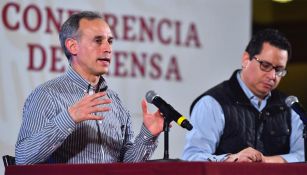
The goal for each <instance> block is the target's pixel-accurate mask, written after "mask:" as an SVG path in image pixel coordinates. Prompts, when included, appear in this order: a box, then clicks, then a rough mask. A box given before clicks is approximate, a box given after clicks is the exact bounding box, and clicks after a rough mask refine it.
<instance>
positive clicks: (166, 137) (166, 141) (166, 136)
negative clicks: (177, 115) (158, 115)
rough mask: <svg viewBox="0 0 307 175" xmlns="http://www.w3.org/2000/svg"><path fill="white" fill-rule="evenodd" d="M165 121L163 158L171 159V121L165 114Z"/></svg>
mask: <svg viewBox="0 0 307 175" xmlns="http://www.w3.org/2000/svg"><path fill="white" fill-rule="evenodd" d="M163 118H164V122H163V131H164V156H163V160H168V159H169V149H168V146H169V125H170V121H168V120H167V118H166V117H165V116H163Z"/></svg>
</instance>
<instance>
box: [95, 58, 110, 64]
mask: <svg viewBox="0 0 307 175" xmlns="http://www.w3.org/2000/svg"><path fill="white" fill-rule="evenodd" d="M97 61H103V62H108V63H110V62H111V59H110V58H98V59H97Z"/></svg>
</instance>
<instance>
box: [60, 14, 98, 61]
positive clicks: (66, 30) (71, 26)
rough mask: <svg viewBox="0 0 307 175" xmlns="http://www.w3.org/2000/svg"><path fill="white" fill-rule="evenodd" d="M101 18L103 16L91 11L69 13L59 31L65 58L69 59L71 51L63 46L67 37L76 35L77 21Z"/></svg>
mask: <svg viewBox="0 0 307 175" xmlns="http://www.w3.org/2000/svg"><path fill="white" fill-rule="evenodd" d="M83 18H85V19H88V20H93V19H103V17H102V16H101V15H100V14H99V13H97V12H92V11H82V12H79V13H76V14H73V15H71V16H70V17H69V18H68V19H67V20H66V21H65V22H64V24H63V25H62V27H61V31H60V33H59V38H60V43H61V47H62V49H63V50H64V53H65V55H66V57H67V59H68V60H69V61H70V60H71V56H72V55H71V53H70V52H69V50H68V49H67V48H66V46H65V41H66V39H67V38H73V37H77V36H78V29H79V23H80V20H81V19H83Z"/></svg>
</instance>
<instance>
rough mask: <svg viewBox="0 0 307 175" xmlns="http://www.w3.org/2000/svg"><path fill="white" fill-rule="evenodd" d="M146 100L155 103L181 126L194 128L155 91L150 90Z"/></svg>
mask: <svg viewBox="0 0 307 175" xmlns="http://www.w3.org/2000/svg"><path fill="white" fill-rule="evenodd" d="M146 101H147V102H148V103H151V104H154V105H155V106H156V107H157V108H158V109H159V110H160V112H161V113H162V114H163V116H164V117H165V118H166V119H168V120H169V121H173V120H174V121H175V122H177V124H178V125H179V126H181V127H183V128H186V129H187V130H189V131H191V130H192V128H193V126H192V125H191V123H190V122H189V121H188V120H187V119H186V118H185V117H184V116H183V115H181V114H180V113H179V112H177V111H176V110H175V109H174V108H173V107H172V106H171V105H170V104H168V103H166V102H165V101H164V100H163V99H162V98H161V97H160V96H159V95H158V94H157V93H156V92H155V91H152V90H150V91H148V92H147V93H146Z"/></svg>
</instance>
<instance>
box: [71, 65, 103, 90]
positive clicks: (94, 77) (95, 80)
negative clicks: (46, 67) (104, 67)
mask: <svg viewBox="0 0 307 175" xmlns="http://www.w3.org/2000/svg"><path fill="white" fill-rule="evenodd" d="M71 67H72V69H73V70H75V71H76V72H77V73H78V74H79V75H80V76H81V77H82V78H84V79H85V80H86V81H88V82H89V83H90V84H91V85H92V86H95V85H97V83H98V81H99V78H100V76H99V75H98V76H97V75H93V74H89V73H87V72H86V71H84V70H83V69H81V68H80V67H79V66H76V65H74V64H71Z"/></svg>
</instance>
